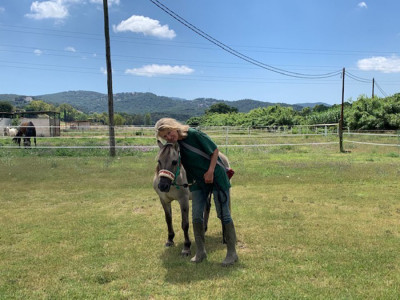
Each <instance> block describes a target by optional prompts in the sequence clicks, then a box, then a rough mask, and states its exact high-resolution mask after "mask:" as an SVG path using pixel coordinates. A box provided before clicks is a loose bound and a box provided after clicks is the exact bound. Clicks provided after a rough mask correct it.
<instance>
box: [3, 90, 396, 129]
mask: <svg viewBox="0 0 400 300" xmlns="http://www.w3.org/2000/svg"><path fill="white" fill-rule="evenodd" d="M13 111H15V107H13V105H12V104H10V103H9V102H7V101H0V112H13ZM24 111H26V112H29V111H56V112H59V113H60V118H61V120H62V121H66V122H71V121H83V120H90V121H92V122H96V123H101V124H108V114H107V113H105V112H103V113H92V114H86V113H83V112H81V111H79V110H77V109H76V108H74V107H73V106H71V105H70V104H61V105H59V106H55V105H53V104H49V103H46V102H44V101H42V100H33V101H31V102H30V103H29V104H28V105H26V106H25V107H24ZM340 114H341V106H340V105H333V106H325V105H316V106H314V107H313V108H310V107H305V108H303V109H302V110H295V109H293V108H292V107H285V106H281V105H272V106H268V107H262V108H261V107H260V108H256V109H253V110H250V111H249V112H247V113H242V112H238V109H237V108H235V107H231V106H229V105H227V104H225V103H216V104H213V105H211V106H210V107H209V108H208V109H206V110H205V113H204V114H203V115H201V116H196V117H190V116H188V118H187V119H186V120H180V121H183V122H185V121H186V123H187V124H188V125H191V126H199V125H202V126H245V127H264V126H293V125H315V124H333V123H339V121H340V117H341V116H340ZM161 117H173V118H174V117H175V118H176V116H175V115H174V114H173V113H165V114H164V113H155V114H152V115H151V114H150V113H147V114H128V113H123V112H121V113H119V112H117V113H115V114H114V121H115V125H147V126H150V125H152V124H154V122H155V121H157V120H158V119H159V118H161ZM344 126H345V127H347V128H350V129H351V130H400V93H398V94H395V95H393V96H390V97H386V98H379V97H374V98H368V97H366V96H364V95H362V96H360V97H359V98H358V99H357V100H356V101H352V100H348V101H347V102H345V103H344Z"/></svg>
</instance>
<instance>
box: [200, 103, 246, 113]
mask: <svg viewBox="0 0 400 300" xmlns="http://www.w3.org/2000/svg"><path fill="white" fill-rule="evenodd" d="M238 111H239V110H238V109H237V108H236V107H232V106H229V105H227V104H225V103H215V104H213V105H211V106H210V107H209V108H208V109H206V111H205V113H206V114H213V113H217V114H229V113H237V112H238Z"/></svg>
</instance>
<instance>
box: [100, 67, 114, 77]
mask: <svg viewBox="0 0 400 300" xmlns="http://www.w3.org/2000/svg"><path fill="white" fill-rule="evenodd" d="M100 72H101V73H103V74H104V75H107V69H106V68H104V67H101V68H100ZM111 72H112V73H113V74H114V73H115V71H114V69H111Z"/></svg>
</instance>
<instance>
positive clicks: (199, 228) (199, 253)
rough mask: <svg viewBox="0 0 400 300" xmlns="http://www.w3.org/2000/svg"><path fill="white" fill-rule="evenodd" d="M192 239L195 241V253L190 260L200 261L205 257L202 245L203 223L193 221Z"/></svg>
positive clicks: (203, 239)
mask: <svg viewBox="0 0 400 300" xmlns="http://www.w3.org/2000/svg"><path fill="white" fill-rule="evenodd" d="M193 232H194V240H195V241H196V247H197V250H196V255H195V256H194V257H193V258H192V259H191V260H190V261H191V262H193V263H200V262H202V261H203V259H205V258H207V253H206V250H205V247H204V243H205V238H204V225H203V223H193Z"/></svg>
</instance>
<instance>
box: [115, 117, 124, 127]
mask: <svg viewBox="0 0 400 300" xmlns="http://www.w3.org/2000/svg"><path fill="white" fill-rule="evenodd" d="M124 124H125V118H124V117H123V116H121V115H120V114H114V125H116V126H121V125H124Z"/></svg>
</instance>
